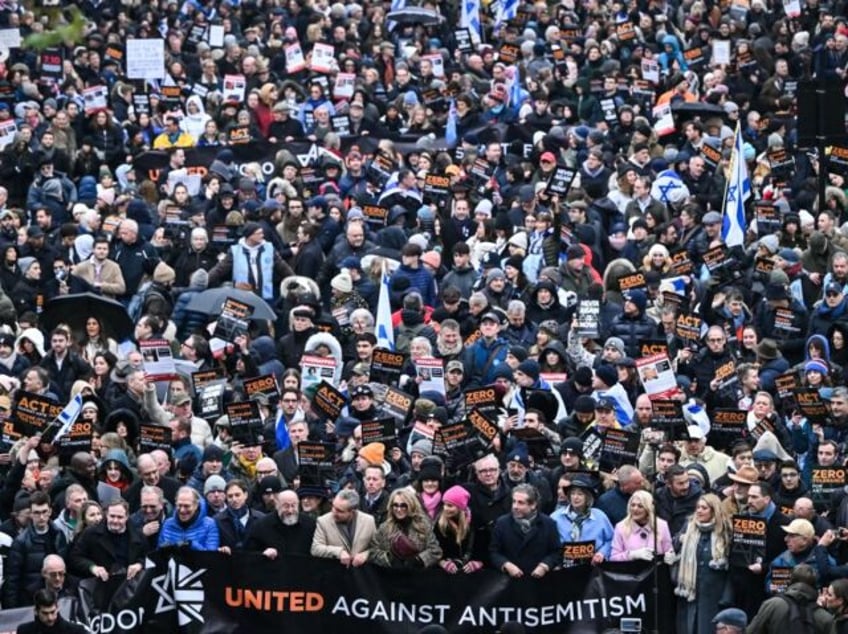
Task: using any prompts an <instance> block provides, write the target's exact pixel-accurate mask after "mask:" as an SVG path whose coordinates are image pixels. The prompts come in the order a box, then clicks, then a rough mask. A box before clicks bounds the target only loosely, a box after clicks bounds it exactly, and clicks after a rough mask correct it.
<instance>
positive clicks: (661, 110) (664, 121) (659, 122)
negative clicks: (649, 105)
mask: <svg viewBox="0 0 848 634" xmlns="http://www.w3.org/2000/svg"><path fill="white" fill-rule="evenodd" d="M654 121H655V122H656V123H654V131H655V132H656V133H657V136H665V135H666V134H671V133H672V132H674V117H673V116H672V114H671V105H670V104H667V103H665V104H663V105H661V106H656V107H655V108H654Z"/></svg>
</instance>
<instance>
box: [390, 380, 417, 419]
mask: <svg viewBox="0 0 848 634" xmlns="http://www.w3.org/2000/svg"><path fill="white" fill-rule="evenodd" d="M414 402H415V399H413V398H412V397H411V396H410V395H409V394H407V393H406V392H404V391H402V390H399V389H397V388H396V387H393V386H389V389H387V390H386V399H385V400H384V401H383V409H384V410H386V412H387V413H389V414H391V415H392V416H393V417H394V418H395V420H397V421H398V423H399V424H401V425H403V424H404V423H405V422H406V418H407V416H409V412H411V411H412V405H413V404H414Z"/></svg>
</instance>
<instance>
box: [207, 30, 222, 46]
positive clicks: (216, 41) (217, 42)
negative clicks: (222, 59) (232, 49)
mask: <svg viewBox="0 0 848 634" xmlns="http://www.w3.org/2000/svg"><path fill="white" fill-rule="evenodd" d="M206 37H208V38H209V46H211V47H212V48H217V47H219V46H223V45H224V27H223V26H221V25H220V24H210V25H209V30H208V31H206Z"/></svg>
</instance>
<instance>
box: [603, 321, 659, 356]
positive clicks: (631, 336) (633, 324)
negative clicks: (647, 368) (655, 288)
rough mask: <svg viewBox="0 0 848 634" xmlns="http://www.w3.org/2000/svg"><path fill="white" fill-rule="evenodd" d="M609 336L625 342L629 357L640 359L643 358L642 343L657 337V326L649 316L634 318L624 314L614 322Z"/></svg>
mask: <svg viewBox="0 0 848 634" xmlns="http://www.w3.org/2000/svg"><path fill="white" fill-rule="evenodd" d="M607 336H608V337H619V338H620V339H621V340H622V341H623V342H624V347H625V350H626V351H627V356H628V357H630V358H631V359H638V358H639V357H640V356H642V355H641V354H640V351H639V348H640V346H641V345H642V342H643V341H644V340H646V339H654V338H655V337H656V336H657V324H656V322H655V321H654V320H653V319H651V318H650V317H648V316H647V315H639V316H638V317H635V318H634V317H630V316H628V315H625V314H624V313H623V312H622V313H619V314H618V315H616V317H615V318H614V319H613V320H612V323H611V324H610V327H609V332H608V333H607Z"/></svg>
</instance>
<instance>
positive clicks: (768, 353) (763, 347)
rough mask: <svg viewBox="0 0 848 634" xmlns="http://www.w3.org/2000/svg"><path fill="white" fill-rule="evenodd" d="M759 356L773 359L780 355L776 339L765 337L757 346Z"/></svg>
mask: <svg viewBox="0 0 848 634" xmlns="http://www.w3.org/2000/svg"><path fill="white" fill-rule="evenodd" d="M757 356H758V357H760V358H761V359H766V360H769V361H770V360H772V359H777V358H778V357H779V356H780V350H779V349H778V347H777V342H776V341H775V340H774V339H763V340H762V341H761V342H760V343H759V345H758V346H757Z"/></svg>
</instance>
